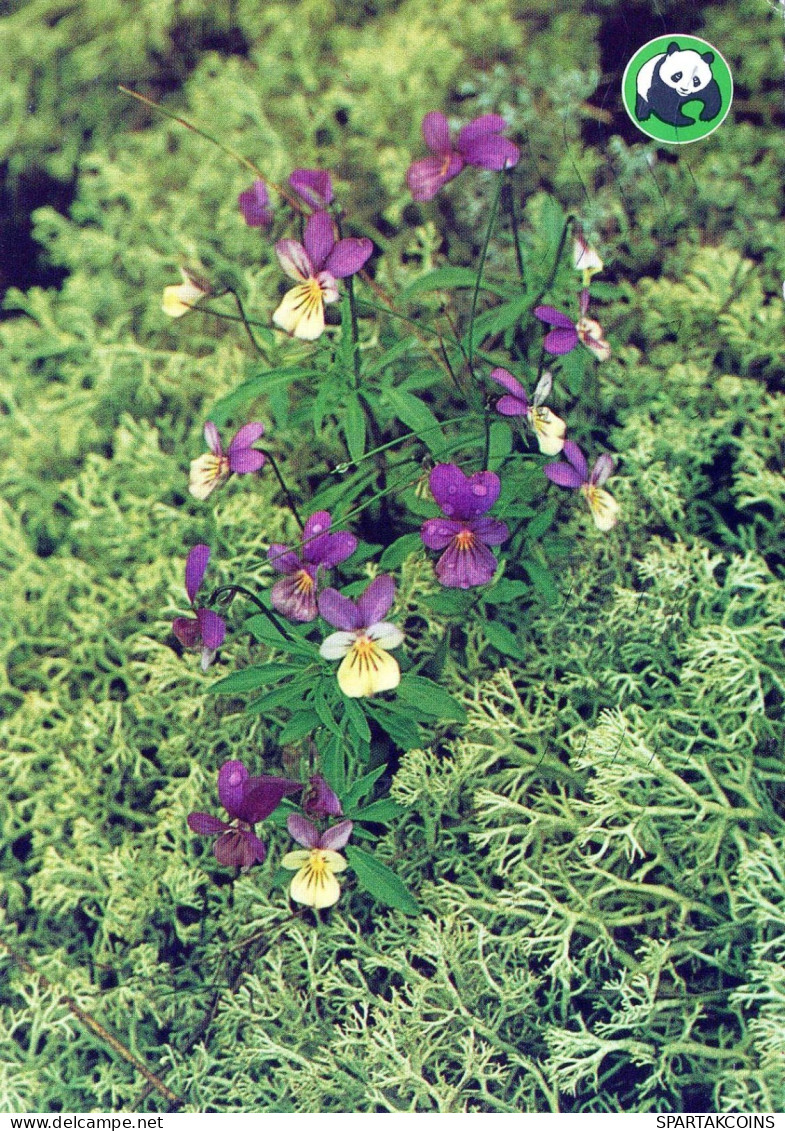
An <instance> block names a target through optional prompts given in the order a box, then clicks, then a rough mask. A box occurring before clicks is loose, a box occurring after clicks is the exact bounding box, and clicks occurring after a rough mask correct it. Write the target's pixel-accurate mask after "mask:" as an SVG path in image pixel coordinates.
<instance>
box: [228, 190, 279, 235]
mask: <svg viewBox="0 0 785 1131" xmlns="http://www.w3.org/2000/svg"><path fill="white" fill-rule="evenodd" d="M237 205H238V207H239V209H240V211H241V212H242V214H243V219H244V220H245V222H246V224H247V225H248V227H249V228H269V227H270V225H271V224H272V222H273V212H272V209H271V207H270V197H269V196H268V193H267V185H266V184H265V183H264V181H254V183H253V184H252V185H251V187H250V188H249V189H246V190H245V192H241V193H240V195H239V196H238V197H237Z"/></svg>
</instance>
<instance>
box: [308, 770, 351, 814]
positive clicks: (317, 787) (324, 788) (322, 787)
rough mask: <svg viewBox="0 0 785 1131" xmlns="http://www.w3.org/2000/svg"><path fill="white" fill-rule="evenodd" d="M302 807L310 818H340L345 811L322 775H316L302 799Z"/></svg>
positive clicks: (310, 780)
mask: <svg viewBox="0 0 785 1131" xmlns="http://www.w3.org/2000/svg"><path fill="white" fill-rule="evenodd" d="M302 807H303V810H304V812H305V813H307V814H308V816H309V817H316V818H318V819H321V818H322V817H340V816H341V813H342V812H343V810H342V809H341V802H340V800H339V798H338V795H337V794H336V793H334V792H333V790H332V789H330V787H329V785H328V784H327V782H326V781H325V780H324V778H323V777H322V775H321V774H314V775H313V776H312V777H311V778H310V779H309V782H308V786H307V787H306V790H305V793H304V794H303V798H302Z"/></svg>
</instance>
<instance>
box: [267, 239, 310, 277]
mask: <svg viewBox="0 0 785 1131" xmlns="http://www.w3.org/2000/svg"><path fill="white" fill-rule="evenodd" d="M275 254H276V255H277V256H278V262H279V263H280V264H281V268H282V270H283V271H284V273H285V274H286V275H288V276H289V278H290V279H297V280H299V281H300V282H305V280H306V279H310V278H311V277H312V276H313V274H314V267H313V264H312V263H311V260H310V259H309V257H308V252H307V251H306V250H305V248H304V247H303V245H302V244H301V243H298V241H297V240H291V239H285V240H278V243H277V244H276V245H275Z"/></svg>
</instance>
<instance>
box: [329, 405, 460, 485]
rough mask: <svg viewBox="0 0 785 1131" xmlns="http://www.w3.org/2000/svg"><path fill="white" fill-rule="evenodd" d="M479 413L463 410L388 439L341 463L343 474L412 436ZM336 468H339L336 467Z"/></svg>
mask: <svg viewBox="0 0 785 1131" xmlns="http://www.w3.org/2000/svg"><path fill="white" fill-rule="evenodd" d="M479 415H480V414H479V413H478V412H462V413H461V415H460V416H451V417H450V419H449V420H441V421H440V422H439V423H438V424H433V425H431V427H430V428H423V429H422V430H421V431H419V432H404V434H403V436H398V437H397V438H396V439H395V440H388V442H387V443H386V444H380V445H379V447H378V448H371V450H370V451H369V452H366V453H365V455H362V456H360V457H359V459H352V460H348V461H347V462H346V463H342V464H340V471H341V474H342V475H343V474H345V473H346V472H347V471H348V470H349V468H351V467H359V466H360V464H361V463H364V462H365V460H367V459H372V458H373V456H375V455H377V454H378V453H379V452H386V451H387V450H388V449H389V448H394V447H396V446H397V445H398V444H402V443H404V441H405V440H411V439H412V438H415V439H418V440H419V439H421V438H422V437H423V436H424V435H425V434H426V432H435V431H438V429H440V428H445V427H446V426H447V425H448V424H463V423H464V422H465V421H466V420H467V419H469V418H471V417H473V416H479ZM336 470H338V469H337V468H336Z"/></svg>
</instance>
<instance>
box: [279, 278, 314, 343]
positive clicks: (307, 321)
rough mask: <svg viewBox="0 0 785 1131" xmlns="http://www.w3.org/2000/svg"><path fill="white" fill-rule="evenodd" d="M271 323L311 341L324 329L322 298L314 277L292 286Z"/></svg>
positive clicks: (306, 340)
mask: <svg viewBox="0 0 785 1131" xmlns="http://www.w3.org/2000/svg"><path fill="white" fill-rule="evenodd" d="M273 323H274V324H275V325H276V326H278V327H279V329H281V330H285V331H286V333H287V334H291V335H292V337H294V338H300V339H301V340H302V341H305V342H312V341H315V339H316V338H318V337H319V336H320V335H321V334H322V332H323V331H324V299H323V297H322V291H321V287H320V286H319V284H318V283H317V282H316V280H315V279H311V280H309V281H308V282H307V283H300V285H299V286H297V287H292V289H291V290H289V291H287V292H286V294H285V295H284V296H283V298H282V299H281V303H280V305H279V307H278V309H277V310H276V311H275V313H274V314H273Z"/></svg>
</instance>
